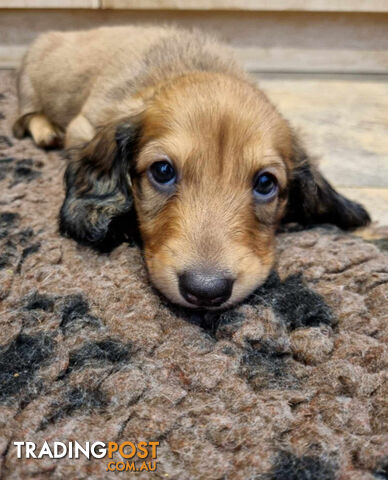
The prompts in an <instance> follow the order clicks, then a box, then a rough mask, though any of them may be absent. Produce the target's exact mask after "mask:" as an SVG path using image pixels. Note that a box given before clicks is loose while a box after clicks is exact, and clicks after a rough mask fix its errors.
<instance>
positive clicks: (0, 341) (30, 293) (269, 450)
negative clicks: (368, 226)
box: [0, 72, 388, 480]
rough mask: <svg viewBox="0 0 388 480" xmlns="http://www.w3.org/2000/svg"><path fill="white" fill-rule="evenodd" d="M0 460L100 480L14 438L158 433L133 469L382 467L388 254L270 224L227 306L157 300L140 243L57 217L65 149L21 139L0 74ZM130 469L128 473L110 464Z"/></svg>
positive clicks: (15, 475)
mask: <svg viewBox="0 0 388 480" xmlns="http://www.w3.org/2000/svg"><path fill="white" fill-rule="evenodd" d="M0 91H1V94H0V112H1V113H0V122H1V136H0V211H1V213H0V299H1V302H2V305H1V308H0V311H1V328H0V455H1V457H0V462H1V463H0V469H1V470H0V472H1V473H0V477H1V478H2V479H30V478H38V479H46V478H49V479H86V478H90V479H109V478H115V477H116V475H117V474H118V473H117V472H109V471H107V469H106V467H107V461H106V459H91V460H88V459H86V458H84V457H81V458H80V459H78V460H74V459H69V458H62V459H55V460H53V459H50V458H47V457H45V458H43V459H26V458H21V459H18V458H17V454H16V448H15V447H14V445H13V442H14V441H33V442H35V443H37V444H38V445H42V444H43V442H44V441H45V440H47V441H48V442H49V443H50V442H54V441H62V442H68V441H75V440H77V441H78V442H85V441H91V442H92V441H96V440H99V441H104V442H107V441H117V442H122V441H133V442H137V441H140V440H145V441H158V442H160V446H159V448H158V450H157V453H158V467H157V471H156V472H154V473H152V474H151V473H145V472H142V473H137V474H134V473H133V474H132V475H135V476H136V478H150V475H152V476H153V477H154V478H169V479H177V480H185V479H187V480H193V479H206V480H212V479H214V480H216V479H218V480H221V479H224V480H229V479H232V480H334V479H340V480H373V479H384V478H385V479H386V478H388V462H387V453H388V451H387V435H386V434H387V418H388V411H387V390H388V388H387V381H386V380H387V377H386V373H387V370H386V367H387V351H386V338H387V326H386V324H387V322H386V320H387V291H388V289H387V282H388V262H387V257H386V256H385V254H384V253H383V252H382V251H381V250H379V248H378V247H377V246H376V245H374V244H373V243H371V242H369V243H367V242H365V241H363V240H362V239H360V238H357V237H355V236H352V235H349V234H345V233H343V232H341V231H339V230H338V229H336V228H333V227H320V228H312V229H309V230H304V231H298V230H297V229H295V230H294V231H289V232H287V233H281V234H279V237H278V264H277V267H276V273H275V272H274V273H273V274H272V275H271V277H270V278H269V280H268V281H267V282H266V284H265V285H264V286H263V287H261V288H260V289H259V290H258V291H256V292H255V294H253V295H252V296H251V297H250V298H249V299H248V300H246V301H245V302H244V303H243V304H242V305H240V306H238V307H236V308H234V309H232V310H230V311H227V312H224V313H216V314H215V313H213V314H209V313H208V314H205V313H193V312H187V311H184V310H182V309H179V308H177V307H173V306H171V305H169V304H168V303H167V302H166V301H165V300H164V299H163V298H161V297H160V296H159V295H158V294H157V293H156V292H155V291H154V290H153V289H152V287H151V286H150V284H149V282H148V280H147V275H146V271H145V269H144V264H143V260H142V256H141V252H140V251H139V249H138V247H136V246H135V245H129V244H123V245H121V246H119V247H118V248H117V249H115V250H114V251H113V252H112V253H111V254H110V255H106V254H98V253H95V252H93V251H92V250H90V249H88V248H85V247H81V246H79V245H77V244H76V243H75V242H73V241H71V240H69V239H64V238H61V237H60V236H59V235H58V232H57V214H58V210H59V207H60V205H61V202H62V199H63V184H62V175H63V171H64V167H65V161H64V160H63V158H62V157H61V155H60V153H59V152H49V153H45V152H43V151H41V150H39V149H37V148H35V147H34V146H33V144H32V142H31V140H30V139H25V140H23V141H15V140H14V139H13V138H12V136H11V134H10V127H9V124H10V120H11V118H12V116H13V114H14V111H15V108H16V101H15V89H14V76H13V74H12V73H10V72H2V73H1V74H0ZM121 475H122V476H126V474H125V473H123V474H121Z"/></svg>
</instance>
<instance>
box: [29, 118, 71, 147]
mask: <svg viewBox="0 0 388 480" xmlns="http://www.w3.org/2000/svg"><path fill="white" fill-rule="evenodd" d="M27 129H28V130H29V131H30V133H31V136H32V138H33V139H34V142H35V143H36V145H37V146H38V147H42V148H52V147H59V146H60V145H61V143H62V139H61V135H60V132H59V130H58V129H57V128H56V127H55V126H54V125H53V124H52V123H51V122H50V120H49V119H48V118H47V117H46V116H45V115H44V114H43V113H34V114H32V115H31V116H30V117H29V120H28V126H27Z"/></svg>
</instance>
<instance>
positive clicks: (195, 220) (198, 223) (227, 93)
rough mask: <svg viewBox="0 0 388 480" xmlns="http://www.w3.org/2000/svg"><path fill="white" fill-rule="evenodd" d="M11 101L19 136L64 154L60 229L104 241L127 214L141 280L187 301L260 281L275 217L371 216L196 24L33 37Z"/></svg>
mask: <svg viewBox="0 0 388 480" xmlns="http://www.w3.org/2000/svg"><path fill="white" fill-rule="evenodd" d="M19 108H20V111H19V117H18V119H17V121H16V122H15V125H14V134H15V135H16V136H17V137H19V138H20V137H22V136H23V135H24V134H25V133H27V132H29V133H30V134H31V136H32V138H33V139H34V141H35V143H36V144H37V145H38V146H41V147H50V146H54V145H58V144H61V143H62V142H63V143H64V145H65V147H67V148H70V151H71V152H72V159H71V161H70V163H69V165H68V168H67V171H66V175H65V180H66V198H65V200H64V203H63V206H62V209H61V212H60V231H61V233H62V234H64V235H67V236H70V237H72V238H74V239H76V240H77V241H79V242H81V243H83V244H88V245H91V246H94V247H96V248H99V249H102V250H108V249H109V248H111V247H113V246H115V245H117V244H118V243H119V242H120V241H122V240H123V237H124V235H125V232H126V231H127V230H129V229H130V227H131V224H133V222H138V227H139V230H140V234H141V238H142V241H143V245H144V256H145V261H146V264H147V268H148V271H149V274H150V277H151V280H152V282H153V283H154V285H155V286H156V287H157V288H158V289H159V290H160V291H161V292H162V293H164V294H165V295H166V296H167V297H168V298H169V299H170V300H171V301H173V302H175V303H178V304H181V305H183V306H186V307H193V308H198V307H202V308H213V309H214V308H225V307H229V306H230V305H233V304H235V303H237V302H239V301H241V300H242V299H244V298H245V297H246V296H248V295H249V294H250V293H251V292H252V291H253V290H255V289H256V288H257V287H258V286H259V285H260V284H261V283H263V282H264V280H265V279H266V278H267V276H268V274H269V272H270V270H271V268H272V266H273V262H274V237H275V232H276V229H277V227H278V226H279V224H280V222H282V221H283V222H299V223H300V224H316V223H333V224H335V225H338V226H339V227H341V228H344V229H350V228H355V227H359V226H362V225H365V224H367V223H368V221H369V216H368V214H367V212H366V211H365V210H364V209H363V208H362V207H361V206H360V205H358V204H357V203H354V202H351V201H349V200H347V199H346V198H344V197H343V196H341V195H340V194H339V193H337V192H336V191H335V190H334V189H333V188H332V187H331V186H330V185H329V183H328V182H327V181H326V180H325V179H324V178H323V177H322V175H321V173H320V172H319V170H318V169H317V167H316V166H315V165H314V164H313V163H312V162H311V161H310V159H309V157H308V156H307V154H306V153H305V151H304V150H303V148H302V147H301V145H300V143H299V142H298V140H297V138H296V137H295V135H294V134H293V132H292V130H291V128H290V126H289V124H288V123H287V121H286V120H285V119H284V118H283V117H282V116H281V115H280V113H279V112H278V111H277V110H276V108H275V107H274V106H273V105H272V104H271V103H270V102H269V100H268V99H267V97H266V96H265V95H264V94H263V92H262V91H260V90H259V89H258V88H257V86H256V84H255V81H254V80H253V79H252V78H249V76H248V75H247V74H246V73H244V72H243V71H242V70H241V69H240V68H239V67H238V65H237V64H236V63H235V61H234V59H233V56H232V54H231V52H229V51H228V49H227V48H226V47H223V46H222V45H220V44H218V43H217V42H216V41H214V40H213V39H212V38H208V37H206V36H204V35H203V34H202V33H200V32H186V31H182V30H179V29H176V28H171V27H163V28H159V27H117V28H100V29H97V30H91V31H81V32H70V33H59V32H52V33H48V34H45V35H42V36H41V37H39V38H38V40H37V41H36V42H35V43H34V44H33V45H32V47H31V48H30V50H29V51H28V53H27V55H26V57H25V58H24V62H23V66H22V69H21V72H20V76H19Z"/></svg>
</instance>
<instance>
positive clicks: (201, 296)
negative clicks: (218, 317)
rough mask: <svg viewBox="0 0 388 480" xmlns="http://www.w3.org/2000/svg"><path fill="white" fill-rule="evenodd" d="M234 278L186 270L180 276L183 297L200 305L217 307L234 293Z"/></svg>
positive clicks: (180, 288)
mask: <svg viewBox="0 0 388 480" xmlns="http://www.w3.org/2000/svg"><path fill="white" fill-rule="evenodd" d="M233 282H234V280H233V279H231V278H228V277H225V276H224V275H223V274H220V273H217V274H212V273H205V272H200V271H189V272H184V273H183V274H182V275H180V276H179V290H180V292H181V295H182V296H183V298H185V299H186V300H187V301H188V302H189V303H192V304H193V305H197V306H198V307H217V306H219V305H221V304H222V303H224V302H226V300H228V298H229V297H230V295H231V294H232V288H233Z"/></svg>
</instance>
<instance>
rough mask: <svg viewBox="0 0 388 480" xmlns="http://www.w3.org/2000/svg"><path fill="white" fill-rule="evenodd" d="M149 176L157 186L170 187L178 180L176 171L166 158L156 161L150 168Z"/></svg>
mask: <svg viewBox="0 0 388 480" xmlns="http://www.w3.org/2000/svg"><path fill="white" fill-rule="evenodd" d="M148 176H149V178H150V180H151V181H152V183H153V184H154V185H155V186H157V187H162V188H165V187H169V186H170V185H173V184H174V183H175V182H176V172H175V169H174V167H173V166H172V165H171V163H169V162H167V161H166V160H162V161H159V162H154V163H153V164H152V165H151V166H150V167H149V169H148Z"/></svg>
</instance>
